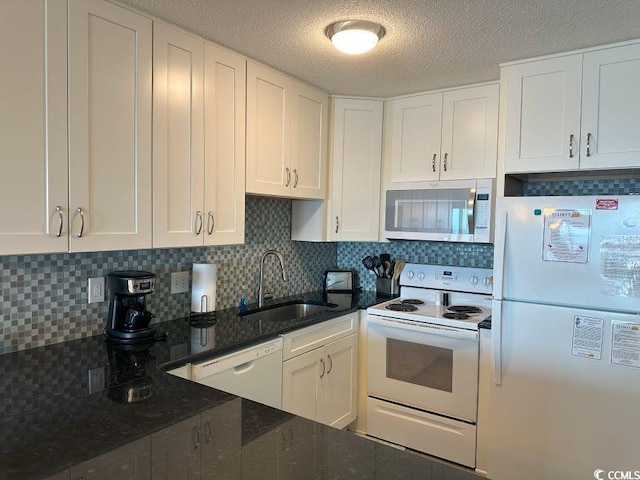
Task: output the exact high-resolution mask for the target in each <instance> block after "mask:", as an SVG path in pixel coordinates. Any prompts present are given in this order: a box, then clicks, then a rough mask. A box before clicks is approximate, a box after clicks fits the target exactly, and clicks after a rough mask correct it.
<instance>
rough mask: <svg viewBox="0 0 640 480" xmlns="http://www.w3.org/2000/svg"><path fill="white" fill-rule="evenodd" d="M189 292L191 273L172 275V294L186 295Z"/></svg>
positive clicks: (174, 273)
mask: <svg viewBox="0 0 640 480" xmlns="http://www.w3.org/2000/svg"><path fill="white" fill-rule="evenodd" d="M188 291H189V271H188V270H187V271H186V272H172V273H171V293H184V292H188Z"/></svg>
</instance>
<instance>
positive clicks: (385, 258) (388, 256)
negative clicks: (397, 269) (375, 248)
mask: <svg viewBox="0 0 640 480" xmlns="http://www.w3.org/2000/svg"><path fill="white" fill-rule="evenodd" d="M380 261H381V262H382V263H384V262H390V261H391V254H389V253H381V254H380Z"/></svg>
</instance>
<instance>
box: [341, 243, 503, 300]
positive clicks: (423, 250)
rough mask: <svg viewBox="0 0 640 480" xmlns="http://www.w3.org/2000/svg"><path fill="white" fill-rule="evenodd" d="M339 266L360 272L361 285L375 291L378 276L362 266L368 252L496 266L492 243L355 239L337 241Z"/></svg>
mask: <svg viewBox="0 0 640 480" xmlns="http://www.w3.org/2000/svg"><path fill="white" fill-rule="evenodd" d="M337 253H338V266H339V267H340V268H353V269H355V270H356V271H357V274H358V278H359V281H360V285H361V286H362V287H363V288H364V289H365V290H375V288H376V277H375V275H374V274H373V273H372V272H370V271H369V270H367V269H366V268H365V267H364V266H363V265H362V259H363V258H364V257H366V256H367V255H371V256H372V257H373V256H374V255H378V256H379V255H380V254H381V253H388V254H390V255H391V258H392V259H394V260H404V261H405V262H407V263H428V264H431V265H453V266H463V267H480V268H493V245H491V244H485V243H448V242H417V241H398V240H394V241H391V242H383V243H381V242H354V243H339V244H338V252H337Z"/></svg>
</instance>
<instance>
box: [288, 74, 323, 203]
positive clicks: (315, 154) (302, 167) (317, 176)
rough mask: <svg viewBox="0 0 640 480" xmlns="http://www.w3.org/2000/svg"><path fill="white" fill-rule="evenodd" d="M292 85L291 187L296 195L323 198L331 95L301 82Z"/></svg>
mask: <svg viewBox="0 0 640 480" xmlns="http://www.w3.org/2000/svg"><path fill="white" fill-rule="evenodd" d="M291 85H292V97H291V98H292V101H293V108H292V109H291V170H292V174H293V179H292V182H293V183H292V184H291V191H292V194H293V196H295V197H301V198H319V199H323V198H325V192H326V190H325V179H326V177H327V172H326V169H327V160H326V159H327V123H328V117H327V108H328V104H329V97H328V96H327V94H326V93H324V92H321V91H319V90H316V89H314V88H311V87H309V86H307V85H304V84H302V83H299V82H295V81H293V82H292V84H291Z"/></svg>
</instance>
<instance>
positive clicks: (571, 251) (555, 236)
mask: <svg viewBox="0 0 640 480" xmlns="http://www.w3.org/2000/svg"><path fill="white" fill-rule="evenodd" d="M590 237H591V210H574V209H560V208H545V209H544V235H543V242H544V244H543V246H542V260H544V261H545V262H567V263H587V262H588V261H589V240H590Z"/></svg>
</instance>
